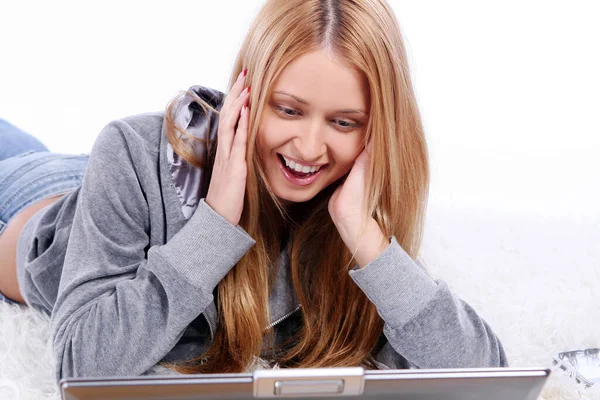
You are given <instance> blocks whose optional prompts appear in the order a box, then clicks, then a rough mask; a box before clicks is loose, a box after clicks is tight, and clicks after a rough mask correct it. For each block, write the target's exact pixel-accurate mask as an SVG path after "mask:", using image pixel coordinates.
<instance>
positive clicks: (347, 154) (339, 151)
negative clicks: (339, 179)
mask: <svg viewBox="0 0 600 400" xmlns="http://www.w3.org/2000/svg"><path fill="white" fill-rule="evenodd" d="M332 149H335V150H334V151H335V153H334V154H333V156H334V158H335V160H336V163H337V164H338V166H339V167H340V168H341V169H343V170H344V173H345V172H348V171H349V170H350V168H352V165H353V164H354V160H356V158H357V157H358V155H359V154H360V152H361V151H362V140H361V138H360V137H358V138H346V140H338V141H337V143H336V145H335V146H333V147H332Z"/></svg>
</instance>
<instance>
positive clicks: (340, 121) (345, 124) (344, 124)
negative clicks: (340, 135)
mask: <svg viewBox="0 0 600 400" xmlns="http://www.w3.org/2000/svg"><path fill="white" fill-rule="evenodd" d="M333 121H334V122H335V123H336V124H337V125H339V126H340V127H341V128H345V129H347V128H356V127H357V126H358V124H354V123H352V122H350V121H346V120H343V119H334V120H333Z"/></svg>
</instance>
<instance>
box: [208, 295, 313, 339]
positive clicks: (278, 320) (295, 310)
mask: <svg viewBox="0 0 600 400" xmlns="http://www.w3.org/2000/svg"><path fill="white" fill-rule="evenodd" d="M301 308H302V305H301V304H300V305H298V306H297V307H296V308H294V309H293V310H292V311H290V312H289V313H287V314H285V315H284V316H283V317H281V318H279V319H277V320H276V321H273V322H271V323H270V324H269V325H267V327H266V328H264V329H263V331H266V330H267V329H271V328H272V327H274V326H275V325H277V324H279V323H281V322H283V321H285V320H286V319H287V318H289V317H290V316H291V315H293V314H294V313H296V312H297V311H298V310H300V309H301ZM202 316H203V317H204V320H205V321H206V323H207V324H208V330H209V331H210V341H211V343H212V342H213V341H214V339H215V337H214V333H213V327H212V325H211V324H210V321H209V320H208V317H207V316H206V314H204V313H202Z"/></svg>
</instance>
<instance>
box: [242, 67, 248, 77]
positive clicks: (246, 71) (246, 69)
mask: <svg viewBox="0 0 600 400" xmlns="http://www.w3.org/2000/svg"><path fill="white" fill-rule="evenodd" d="M242 73H243V74H244V76H246V74H247V73H248V68H245V69H244V70H243V71H242Z"/></svg>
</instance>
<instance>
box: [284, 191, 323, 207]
mask: <svg viewBox="0 0 600 400" xmlns="http://www.w3.org/2000/svg"><path fill="white" fill-rule="evenodd" d="M273 189H274V190H273V193H275V196H277V198H278V199H279V200H280V201H281V202H282V203H284V204H285V203H304V202H307V201H309V200H311V199H313V198H314V197H315V196H316V195H317V194H318V193H319V192H317V193H313V191H312V190H305V191H300V190H299V191H290V190H277V189H275V188H273Z"/></svg>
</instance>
